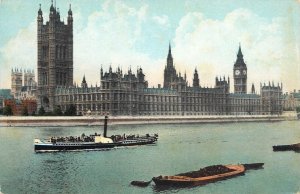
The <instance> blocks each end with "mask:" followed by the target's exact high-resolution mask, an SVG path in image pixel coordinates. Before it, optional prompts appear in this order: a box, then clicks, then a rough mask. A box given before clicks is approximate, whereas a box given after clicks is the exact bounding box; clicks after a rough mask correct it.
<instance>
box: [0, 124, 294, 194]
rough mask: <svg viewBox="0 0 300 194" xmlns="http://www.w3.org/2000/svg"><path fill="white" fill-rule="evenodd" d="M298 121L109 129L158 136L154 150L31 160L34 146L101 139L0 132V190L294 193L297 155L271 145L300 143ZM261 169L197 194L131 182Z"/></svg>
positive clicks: (43, 130) (51, 131) (8, 193)
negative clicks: (215, 169) (243, 166)
mask: <svg viewBox="0 0 300 194" xmlns="http://www.w3.org/2000/svg"><path fill="white" fill-rule="evenodd" d="M299 126H300V121H284V122H259V123H254V122H253V123H226V124H163V125H159V124H155V125H154V124H153V125H116V126H109V131H108V134H109V135H112V134H123V133H126V134H140V135H142V134H145V133H150V134H153V133H158V134H159V140H158V143H157V145H149V146H136V147H130V148H116V149H111V150H108V151H79V152H57V153H39V154H37V153H35V152H34V150H33V139H34V138H35V137H39V138H47V137H49V136H69V135H74V136H76V135H77V136H78V135H81V134H82V133H83V132H84V133H85V134H92V133H95V132H101V133H102V128H101V129H100V128H99V127H0V185H1V189H2V192H3V193H4V194H17V193H30V194H31V193H47V194H48V193H51V194H52V193H53V194H57V193H72V194H76V193H91V194H93V193H275V194H276V193H297V192H300V168H299V164H300V153H296V152H292V151H291V152H273V151H272V145H276V144H290V143H297V142H300V127H299ZM251 162H264V163H265V166H264V169H262V170H252V171H249V172H247V173H246V174H245V175H244V176H240V177H237V178H233V179H228V180H225V181H221V182H216V183H211V184H207V185H205V186H201V187H192V188H183V189H178V188H173V189H167V190H161V189H158V188H156V187H155V186H154V183H151V185H150V186H148V187H146V188H139V187H135V186H131V185H130V182H131V181H132V180H145V181H146V180H150V179H151V178H152V177H153V176H159V175H173V174H178V173H182V172H187V171H191V170H197V169H199V168H201V167H205V166H208V165H214V164H235V163H251Z"/></svg>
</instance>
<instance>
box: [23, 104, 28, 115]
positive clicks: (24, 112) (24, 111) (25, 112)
mask: <svg viewBox="0 0 300 194" xmlns="http://www.w3.org/2000/svg"><path fill="white" fill-rule="evenodd" d="M21 115H22V116H28V115H29V114H28V109H27V106H24V107H23V109H22V113H21Z"/></svg>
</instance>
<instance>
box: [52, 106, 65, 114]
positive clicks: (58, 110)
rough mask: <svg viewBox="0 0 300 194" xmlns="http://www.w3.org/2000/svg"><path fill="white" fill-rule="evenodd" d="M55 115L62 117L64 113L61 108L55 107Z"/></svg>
mask: <svg viewBox="0 0 300 194" xmlns="http://www.w3.org/2000/svg"><path fill="white" fill-rule="evenodd" d="M53 114H54V115H55V116H62V115H63V112H62V110H61V108H60V106H56V107H55V109H54V111H53Z"/></svg>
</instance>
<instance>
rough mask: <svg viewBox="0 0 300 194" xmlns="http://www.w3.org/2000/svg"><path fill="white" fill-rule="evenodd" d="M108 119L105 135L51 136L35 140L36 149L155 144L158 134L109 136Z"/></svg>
mask: <svg viewBox="0 0 300 194" xmlns="http://www.w3.org/2000/svg"><path fill="white" fill-rule="evenodd" d="M107 119H108V117H107V116H105V119H104V133H103V136H101V135H100V134H97V133H95V134H92V135H89V136H86V135H85V134H82V135H81V136H80V137H76V136H75V137H74V136H69V137H51V138H50V139H47V140H40V139H37V138H36V139H35V140H34V150H35V151H36V152H43V151H68V150H97V149H110V148H114V147H121V146H135V145H147V144H155V143H156V141H157V139H158V135H157V134H154V135H152V136H151V135H149V134H146V135H144V136H138V135H129V136H126V135H125V134H124V135H112V136H111V137H107Z"/></svg>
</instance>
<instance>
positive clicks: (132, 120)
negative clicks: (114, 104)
mask: <svg viewBox="0 0 300 194" xmlns="http://www.w3.org/2000/svg"><path fill="white" fill-rule="evenodd" d="M296 119H297V115H296V116H294V115H293V114H283V115H279V116H278V115H201V116H198V115H197V116H109V120H108V123H109V124H110V125H119V124H170V123H229V122H264V121H272V122H274V121H284V120H296ZM103 120H104V117H103V116H75V117H55V116H51V117H44V116H41V117H40V116H39V117H36V116H35V117H32V116H26V117H25V116H9V117H6V116H3V117H0V126H12V127H14V126H25V127H26V126H28V127H35V126H97V125H103Z"/></svg>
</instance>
